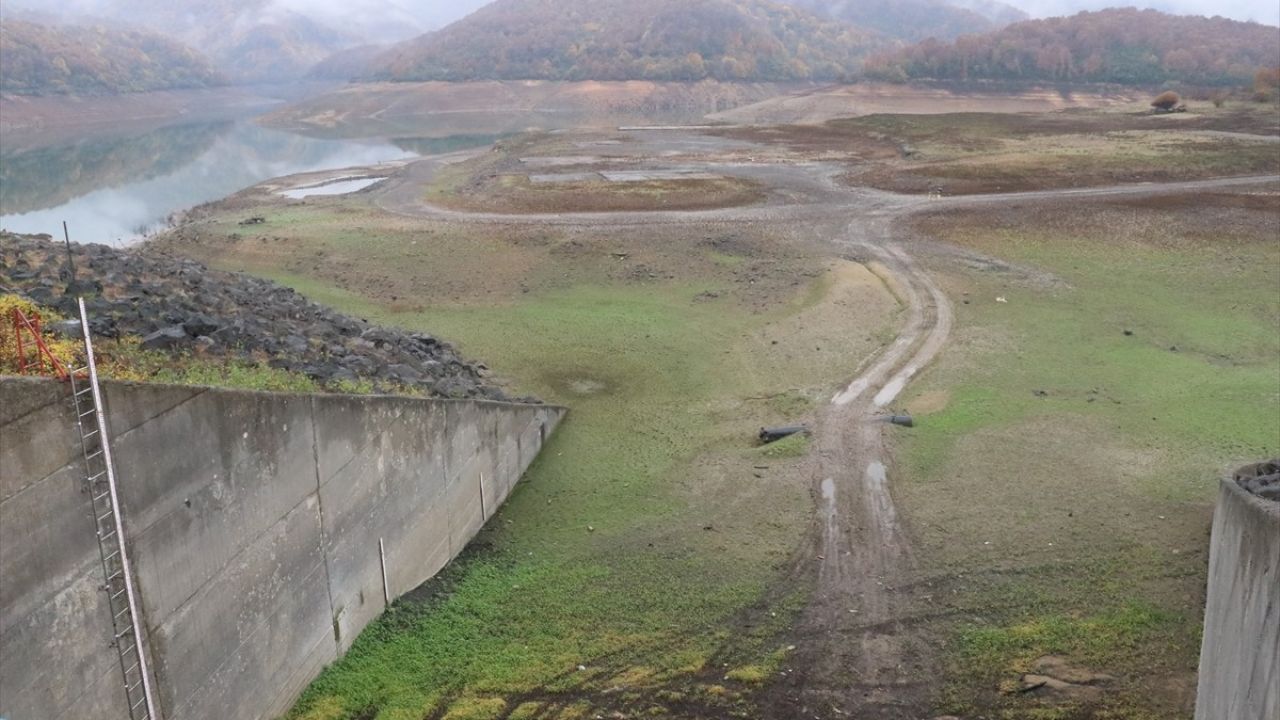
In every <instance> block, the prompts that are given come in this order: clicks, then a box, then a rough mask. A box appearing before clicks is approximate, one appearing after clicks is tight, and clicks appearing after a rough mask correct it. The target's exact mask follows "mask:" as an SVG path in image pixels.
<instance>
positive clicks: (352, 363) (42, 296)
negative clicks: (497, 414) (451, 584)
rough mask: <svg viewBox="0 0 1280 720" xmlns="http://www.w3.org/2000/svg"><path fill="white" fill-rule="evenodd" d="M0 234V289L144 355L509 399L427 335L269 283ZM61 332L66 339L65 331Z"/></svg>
mask: <svg viewBox="0 0 1280 720" xmlns="http://www.w3.org/2000/svg"><path fill="white" fill-rule="evenodd" d="M71 259H72V262H73V263H74V266H75V275H74V277H72V275H71V273H70V271H69V268H68V262H67V252H66V248H65V246H64V245H62V244H61V243H55V242H53V241H51V240H50V238H49V237H48V236H47V235H35V236H32V235H16V234H12V233H0V285H3V288H0V290H3V291H4V292H16V293H18V294H21V295H25V296H26V297H28V298H30V299H31V300H33V301H34V302H36V303H38V304H39V305H42V306H44V307H49V308H53V309H54V310H56V311H58V312H59V313H61V314H63V315H65V316H67V317H77V316H78V310H77V308H76V297H77V296H83V297H84V298H85V304H86V307H87V309H88V311H89V317H90V323H91V330H92V331H93V333H94V334H95V335H97V336H102V337H107V338H132V337H136V338H138V342H140V343H141V345H142V346H143V347H144V348H147V349H151V350H163V351H168V352H172V353H183V352H199V353H201V354H203V355H205V356H212V357H223V358H229V359H237V360H246V361H255V360H265V361H266V362H267V363H268V364H270V365H271V366H273V367H276V368H281V369H284V370H290V371H295V372H300V373H304V374H306V375H308V376H310V377H311V378H312V379H314V380H316V381H318V382H320V383H326V384H336V383H339V382H340V381H358V380H362V379H363V380H371V381H373V383H374V386H375V388H378V389H381V390H393V389H396V388H397V387H407V388H414V389H420V390H424V391H426V392H428V393H429V394H431V395H435V396H439V397H448V398H487V399H494V400H503V399H507V398H506V396H505V394H504V393H503V391H502V390H501V389H499V388H498V387H496V386H494V385H493V384H491V383H489V382H487V381H486V379H485V378H486V376H487V375H488V369H487V368H486V367H485V366H484V365H483V364H481V363H473V362H468V361H466V360H464V359H463V358H462V357H460V356H459V355H458V353H457V351H456V350H455V349H454V347H453V346H452V345H450V344H449V343H447V342H444V341H442V340H439V339H437V338H435V337H432V336H430V335H425V334H421V333H407V332H403V331H400V330H395V329H391V328H386V327H381V326H378V325H374V324H371V323H369V322H367V321H365V320H361V319H358V318H353V317H350V316H348V315H343V314H341V313H338V312H335V311H333V310H331V309H329V308H326V307H323V306H321V305H317V304H316V303H313V302H310V301H309V300H307V299H306V298H305V297H303V296H302V295H299V294H298V293H297V292H296V291H294V290H292V289H290V288H287V287H283V286H281V285H278V284H276V283H273V282H270V281H267V280H261V279H258V278H254V277H249V276H246V275H240V274H236V273H229V272H222V271H218V270H211V269H209V268H207V267H205V266H204V265H202V264H200V263H198V262H195V261H194V260H189V259H185V258H178V257H173V256H169V255H165V254H161V253H158V252H155V251H151V250H147V249H145V248H142V249H117V248H112V247H108V246H105V245H72V246H71ZM60 330H63V331H65V332H76V331H77V326H75V325H74V323H72V324H69V326H68V327H66V328H61V329H60Z"/></svg>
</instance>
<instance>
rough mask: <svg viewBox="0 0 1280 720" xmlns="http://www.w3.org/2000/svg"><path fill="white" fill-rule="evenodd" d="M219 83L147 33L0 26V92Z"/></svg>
mask: <svg viewBox="0 0 1280 720" xmlns="http://www.w3.org/2000/svg"><path fill="white" fill-rule="evenodd" d="M224 83H225V80H224V79H223V77H222V76H221V75H219V73H218V72H217V71H216V70H215V69H214V67H213V65H212V64H211V63H210V62H209V60H208V58H206V57H204V56H203V55H202V54H200V53H199V52H197V51H195V50H193V49H192V48H190V47H188V46H186V45H183V44H182V43H180V42H178V41H176V40H171V39H169V38H166V37H163V36H161V35H158V34H156V33H153V32H149V31H145V30H119V29H113V28H104V27H89V26H50V25H41V24H37V23H32V22H24V21H19V20H5V21H4V22H3V23H0V92H6V93H13V94H15V95H60V94H84V95H95V94H116V93H134V92H145V91H148V90H173V89H180V88H203V87H210V86H213V85H221V84H224Z"/></svg>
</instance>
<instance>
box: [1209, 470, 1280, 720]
mask: <svg viewBox="0 0 1280 720" xmlns="http://www.w3.org/2000/svg"><path fill="white" fill-rule="evenodd" d="M1196 718H1197V720H1272V719H1273V718H1280V503H1277V502H1274V501H1270V500H1263V499H1262V498H1259V497H1257V496H1255V495H1252V494H1250V493H1248V492H1246V491H1245V490H1244V489H1242V488H1241V487H1240V486H1239V485H1238V484H1237V483H1236V481H1235V480H1234V479H1231V478H1228V479H1225V480H1223V481H1222V488H1221V490H1220V492H1219V495H1218V507H1217V510H1216V511H1215V512H1214V515H1213V537H1212V540H1211V541H1210V552H1209V593H1208V600H1207V602H1206V606H1205V619H1204V641H1203V644H1202V645H1201V648H1200V682H1199V689H1198V694H1197V698H1196Z"/></svg>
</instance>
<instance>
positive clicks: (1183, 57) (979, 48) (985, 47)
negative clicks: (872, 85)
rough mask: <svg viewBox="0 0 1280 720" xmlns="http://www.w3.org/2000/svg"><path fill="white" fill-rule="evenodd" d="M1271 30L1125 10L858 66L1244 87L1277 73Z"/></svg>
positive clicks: (959, 76) (893, 72)
mask: <svg viewBox="0 0 1280 720" xmlns="http://www.w3.org/2000/svg"><path fill="white" fill-rule="evenodd" d="M1278 33H1280V30H1277V28H1274V27H1269V26H1266V25H1259V24H1257V23H1245V22H1237V21H1235V20H1227V19H1224V18H1220V17H1215V18H1205V17H1192V16H1180V15H1168V14H1166V13H1162V12H1158V11H1155V10H1136V9H1133V8H1125V9H1114V10H1102V11H1099V12H1084V13H1080V14H1078V15H1073V16H1071V17H1065V18H1049V19H1047V20H1029V21H1026V22H1020V23H1015V24H1013V25H1010V26H1009V27H1007V28H1005V29H1003V30H999V31H997V32H992V33H987V34H984V35H975V36H966V37H961V38H959V39H957V40H956V41H954V42H952V43H942V42H937V41H930V40H926V41H924V42H922V43H919V44H917V45H913V46H910V47H907V48H904V49H902V50H898V51H893V52H889V53H885V54H880V55H877V56H875V57H872V58H870V59H868V61H867V64H866V73H867V74H868V75H869V76H871V77H874V78H877V79H884V80H898V81H902V80H909V79H935V80H975V79H983V80H1031V81H1041V82H1045V81H1047V82H1102V83H1121V84H1129V85H1157V84H1161V83H1164V82H1169V81H1175V82H1185V83H1192V84H1202V85H1228V84H1242V83H1248V82H1251V81H1252V79H1253V76H1254V74H1255V73H1256V72H1257V71H1258V69H1259V68H1263V67H1276V66H1280V42H1278V41H1277V40H1278V37H1280V35H1278Z"/></svg>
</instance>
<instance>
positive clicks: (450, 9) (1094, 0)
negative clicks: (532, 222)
mask: <svg viewBox="0 0 1280 720" xmlns="http://www.w3.org/2000/svg"><path fill="white" fill-rule="evenodd" d="M291 1H292V2H294V3H295V4H307V3H308V0H291ZM1004 1H1005V2H1007V3H1008V4H1009V5H1013V6H1015V7H1019V8H1022V9H1023V10H1025V11H1027V12H1028V13H1030V14H1031V15H1033V16H1035V17H1049V16H1052V15H1071V14H1074V13H1077V12H1080V11H1081V10H1099V9H1101V8H1105V7H1116V6H1128V5H1133V6H1137V7H1144V8H1155V9H1157V10H1164V11H1165V12H1172V13H1178V14H1181V15H1222V16H1223V17H1229V18H1232V19H1235V20H1256V21H1258V22H1264V23H1267V24H1268V25H1280V0H1151V1H1149V2H1142V1H1141V0H1133V1H1130V2H1125V1H1124V0H1110V2H1108V0H1004ZM311 2H315V0H311ZM327 2H329V0H320V2H318V3H316V4H319V5H323V4H326V3H327ZM489 2H490V0H399V4H400V5H403V6H406V7H415V8H421V9H425V11H426V13H427V14H428V15H429V16H431V18H432V20H433V21H434V22H435V23H438V24H441V25H443V24H445V23H448V22H451V21H453V20H457V19H458V18H460V17H463V16H464V15H466V14H467V13H470V12H472V11H474V10H475V9H476V8H478V7H481V6H483V5H486V4H488V3H489ZM342 4H347V5H350V4H354V3H351V2H346V3H342Z"/></svg>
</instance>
